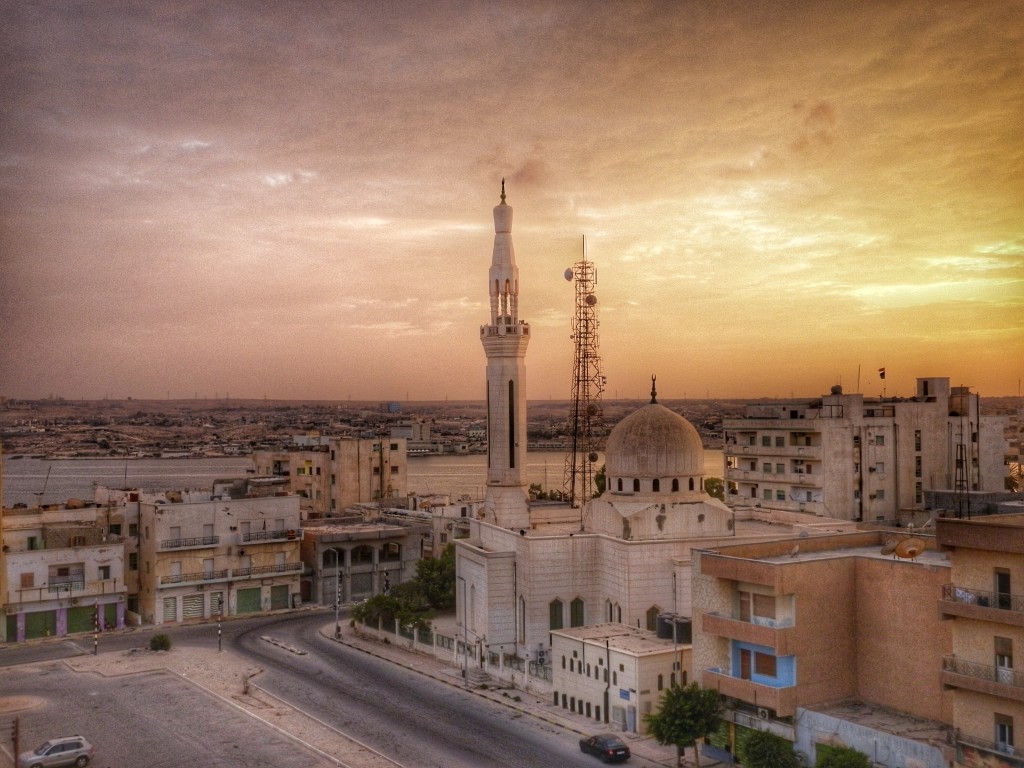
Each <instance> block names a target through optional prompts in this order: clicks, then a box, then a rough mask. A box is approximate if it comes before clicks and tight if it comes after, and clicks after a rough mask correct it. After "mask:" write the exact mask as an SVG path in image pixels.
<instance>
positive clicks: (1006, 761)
mask: <svg viewBox="0 0 1024 768" xmlns="http://www.w3.org/2000/svg"><path fill="white" fill-rule="evenodd" d="M1015 752H1016V750H1015V749H1014V747H1013V745H1011V744H996V743H995V742H994V741H988V740H987V739H980V738H975V737H974V736H967V735H965V734H963V733H958V734H957V739H956V759H957V763H958V764H960V765H994V766H1001V768H1006V766H1010V768H1024V757H1018V756H1016V755H1015V754H1014V753H1015Z"/></svg>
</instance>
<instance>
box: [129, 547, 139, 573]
mask: <svg viewBox="0 0 1024 768" xmlns="http://www.w3.org/2000/svg"><path fill="white" fill-rule="evenodd" d="M128 570H129V571H137V570H139V553H138V552H129V553H128Z"/></svg>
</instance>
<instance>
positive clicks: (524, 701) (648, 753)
mask: <svg viewBox="0 0 1024 768" xmlns="http://www.w3.org/2000/svg"><path fill="white" fill-rule="evenodd" d="M320 633H321V634H322V635H323V636H324V637H326V638H330V639H334V622H333V621H331V622H330V623H329V624H325V625H324V626H323V628H322V629H321V630H320ZM337 641H338V642H340V643H343V644H344V645H347V646H349V647H351V648H355V649H357V650H360V651H362V652H364V653H368V654H370V655H371V656H376V657H377V658H380V659H384V660H385V661H389V662H391V663H392V664H397V665H399V666H402V667H405V668H406V669H412V670H415V671H416V672H419V673H420V674H423V675H427V676H428V677H432V678H434V679H435V680H438V681H440V682H442V683H445V684H447V685H451V686H453V687H455V688H461V689H463V690H467V691H469V692H471V693H473V694H475V695H477V696H479V697H481V698H483V699H487V700H489V701H491V702H494V703H496V704H500V705H502V706H504V707H508V708H509V709H511V710H514V711H516V712H518V713H520V714H523V715H529V716H530V717H533V718H536V719H538V720H541V721H543V722H546V723H550V724H552V725H556V726H558V727H560V728H563V729H565V730H567V731H570V732H571V733H575V734H578V735H579V736H581V737H582V736H592V735H594V734H595V733H604V732H607V731H609V730H610V729H609V727H608V726H607V725H602V724H601V723H598V722H596V721H594V720H593V719H588V718H586V717H584V716H582V715H578V714H576V713H574V712H570V711H568V710H564V709H562V708H561V707H557V706H555V705H554V704H552V703H551V702H550V701H549V700H548V699H545V698H541V697H539V696H537V695H535V694H533V693H529V692H526V691H522V690H520V689H518V688H500V687H489V686H488V687H483V686H479V685H476V684H473V683H471V684H470V685H469V686H467V685H466V684H465V683H464V681H463V678H462V669H461V668H460V667H456V666H452V665H449V664H446V663H444V662H443V661H440V660H437V659H434V658H433V657H431V656H428V655H426V654H422V653H416V652H414V651H412V650H409V649H406V648H402V647H400V646H398V645H396V644H395V643H392V642H384V641H382V640H377V639H376V637H372V636H370V635H368V634H363V633H360V632H358V631H357V630H356V629H354V628H353V627H352V626H350V623H349V622H348V621H347V620H346V621H344V622H342V624H341V637H340V638H337ZM617 735H618V736H619V737H620V738H621V739H622V740H623V741H625V742H626V744H627V745H629V749H630V751H631V752H632V753H633V755H635V756H637V757H641V758H643V759H645V760H650V761H651V762H653V763H657V764H659V765H664V766H675V765H676V749H675V747H671V746H662V745H661V744H658V742H657V741H655V740H654V739H652V738H648V737H642V736H637V735H635V734H630V733H622V732H619V733H617ZM595 764H596V763H595ZM703 764H704V763H703V761H702V765H703ZM712 764H713V763H712V762H711V761H709V762H708V763H707V765H712Z"/></svg>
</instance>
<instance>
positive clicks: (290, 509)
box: [139, 484, 302, 624]
mask: <svg viewBox="0 0 1024 768" xmlns="http://www.w3.org/2000/svg"><path fill="white" fill-rule="evenodd" d="M229 485H231V484H226V485H225V487H222V488H217V487H215V489H214V493H212V494H211V493H201V492H189V491H186V492H180V491H172V492H168V493H167V494H165V497H164V498H157V499H153V498H146V499H142V500H140V502H139V553H140V560H141V564H142V568H141V573H140V577H139V612H140V614H141V616H142V620H143V621H145V622H146V623H149V624H164V623H167V622H174V621H182V620H186V619H199V618H216V617H217V616H228V615H236V614H244V613H258V612H262V611H270V610H278V609H283V608H290V607H292V606H293V605H297V604H299V602H300V598H299V579H300V576H301V574H302V561H301V560H300V558H299V545H300V543H301V541H302V527H301V523H300V519H299V518H300V516H299V497H298V496H296V495H285V496H270V497H264V498H259V497H244V498H232V496H231V495H230V493H229V492H228V486H229Z"/></svg>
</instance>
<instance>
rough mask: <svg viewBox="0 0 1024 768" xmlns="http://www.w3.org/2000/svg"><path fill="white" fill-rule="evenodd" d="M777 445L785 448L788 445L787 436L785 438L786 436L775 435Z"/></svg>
mask: <svg viewBox="0 0 1024 768" xmlns="http://www.w3.org/2000/svg"><path fill="white" fill-rule="evenodd" d="M775 447H776V448H785V447H786V438H785V436H783V435H777V436H776V437H775Z"/></svg>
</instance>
